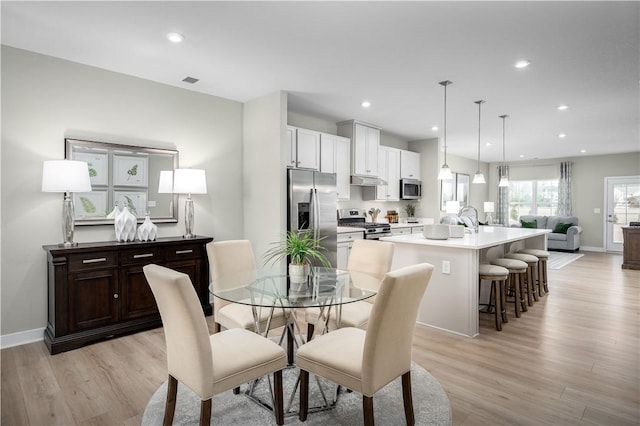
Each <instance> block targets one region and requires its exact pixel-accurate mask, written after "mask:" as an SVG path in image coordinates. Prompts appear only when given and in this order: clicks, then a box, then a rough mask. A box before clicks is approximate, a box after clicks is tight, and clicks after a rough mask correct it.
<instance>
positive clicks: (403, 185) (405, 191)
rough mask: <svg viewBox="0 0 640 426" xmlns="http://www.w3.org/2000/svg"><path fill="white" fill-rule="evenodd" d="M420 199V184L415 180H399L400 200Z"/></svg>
mask: <svg viewBox="0 0 640 426" xmlns="http://www.w3.org/2000/svg"><path fill="white" fill-rule="evenodd" d="M421 197H422V182H420V181H419V180H416V179H400V198H401V199H403V200H419V199H420V198H421Z"/></svg>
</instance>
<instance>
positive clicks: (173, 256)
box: [164, 244, 202, 261]
mask: <svg viewBox="0 0 640 426" xmlns="http://www.w3.org/2000/svg"><path fill="white" fill-rule="evenodd" d="M201 255H202V244H175V245H172V246H169V247H165V249H164V256H165V260H166V261H174V260H182V259H197V258H199V257H200V256H201Z"/></svg>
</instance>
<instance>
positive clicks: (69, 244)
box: [58, 241, 78, 247]
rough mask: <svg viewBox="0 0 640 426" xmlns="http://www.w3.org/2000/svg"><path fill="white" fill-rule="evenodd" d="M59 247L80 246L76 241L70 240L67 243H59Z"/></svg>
mask: <svg viewBox="0 0 640 426" xmlns="http://www.w3.org/2000/svg"><path fill="white" fill-rule="evenodd" d="M58 247H78V243H76V242H75V241H70V242H66V243H60V244H58Z"/></svg>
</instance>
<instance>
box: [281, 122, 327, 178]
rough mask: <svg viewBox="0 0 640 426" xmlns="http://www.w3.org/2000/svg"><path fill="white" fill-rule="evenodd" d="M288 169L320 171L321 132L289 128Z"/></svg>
mask: <svg viewBox="0 0 640 426" xmlns="http://www.w3.org/2000/svg"><path fill="white" fill-rule="evenodd" d="M287 137H288V141H289V144H288V145H289V155H288V164H287V167H294V168H299V169H310V170H320V132H316V131H313V130H307V129H301V128H298V127H293V126H287Z"/></svg>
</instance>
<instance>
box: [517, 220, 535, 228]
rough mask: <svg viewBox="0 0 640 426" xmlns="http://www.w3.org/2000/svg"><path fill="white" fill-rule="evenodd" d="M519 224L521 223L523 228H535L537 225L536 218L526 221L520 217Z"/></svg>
mask: <svg viewBox="0 0 640 426" xmlns="http://www.w3.org/2000/svg"><path fill="white" fill-rule="evenodd" d="M520 224H521V225H522V227H523V228H533V229H535V228H537V227H538V221H537V220H535V219H534V220H532V221H530V222H529V221H526V220H522V219H520Z"/></svg>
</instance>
